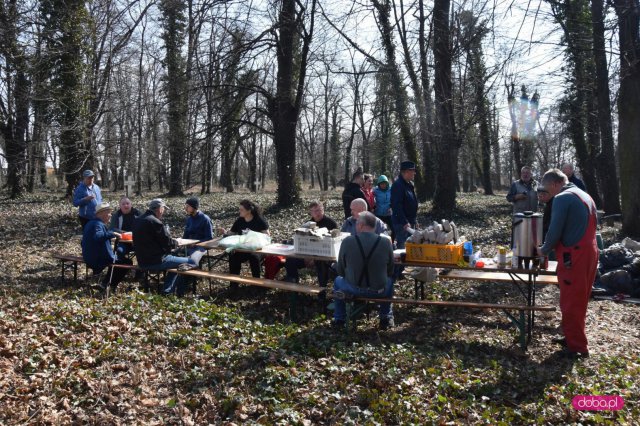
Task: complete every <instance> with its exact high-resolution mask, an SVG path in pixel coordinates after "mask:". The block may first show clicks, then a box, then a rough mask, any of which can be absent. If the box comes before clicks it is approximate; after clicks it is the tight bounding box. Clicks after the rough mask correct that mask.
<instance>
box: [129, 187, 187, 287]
mask: <svg viewBox="0 0 640 426" xmlns="http://www.w3.org/2000/svg"><path fill="white" fill-rule="evenodd" d="M166 208H167V205H166V204H165V203H164V201H162V200H161V199H160V198H156V199H154V200H151V202H150V203H149V209H148V210H147V211H146V212H144V214H143V215H142V216H140V217H138V218H137V219H136V220H135V221H134V222H133V250H134V251H135V252H136V258H137V259H138V265H140V267H141V268H143V269H148V270H152V271H164V270H167V269H173V268H177V267H178V266H180V265H182V264H183V263H188V264H191V265H195V262H194V261H193V260H191V259H190V258H188V257H179V256H174V255H172V254H171V250H172V249H174V248H176V247H177V245H178V244H177V241H176V240H175V239H173V238H171V235H169V231H168V230H167V228H166V227H165V226H164V224H163V223H162V216H164V212H165V209H166ZM185 288H186V283H185V280H184V277H183V276H182V275H177V274H167V275H166V277H165V279H164V289H163V291H162V292H163V294H171V293H173V292H176V294H177V295H178V296H182V295H183V294H184V291H185Z"/></svg>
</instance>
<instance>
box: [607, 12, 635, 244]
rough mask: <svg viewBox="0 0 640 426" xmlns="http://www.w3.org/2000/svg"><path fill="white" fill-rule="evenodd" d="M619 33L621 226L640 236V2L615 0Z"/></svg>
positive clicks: (628, 231) (629, 232)
mask: <svg viewBox="0 0 640 426" xmlns="http://www.w3.org/2000/svg"><path fill="white" fill-rule="evenodd" d="M613 4H614V6H615V9H616V14H617V15H618V30H619V34H620V91H619V96H618V122H619V130H618V150H619V152H620V155H619V156H618V157H619V164H620V183H621V185H620V195H621V196H622V230H623V232H625V233H626V234H627V235H629V236H631V237H634V238H640V220H638V218H639V217H640V185H638V182H640V168H638V159H639V158H640V120H638V117H640V60H639V59H640V34H639V33H638V28H639V26H640V13H639V12H640V3H639V2H638V0H613Z"/></svg>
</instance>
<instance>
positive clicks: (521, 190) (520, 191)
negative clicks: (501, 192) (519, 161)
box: [507, 166, 538, 214]
mask: <svg viewBox="0 0 640 426" xmlns="http://www.w3.org/2000/svg"><path fill="white" fill-rule="evenodd" d="M532 176H533V174H532V173H531V167H529V166H524V167H523V168H522V169H521V170H520V179H518V180H516V181H514V182H513V183H512V184H511V188H510V189H509V193H508V194H507V201H509V202H510V203H513V214H516V213H522V212H526V211H532V212H535V211H537V210H538V194H537V192H536V190H537V188H538V183H537V182H536V181H535V180H534V179H533V178H532Z"/></svg>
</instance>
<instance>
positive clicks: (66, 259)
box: [51, 253, 89, 285]
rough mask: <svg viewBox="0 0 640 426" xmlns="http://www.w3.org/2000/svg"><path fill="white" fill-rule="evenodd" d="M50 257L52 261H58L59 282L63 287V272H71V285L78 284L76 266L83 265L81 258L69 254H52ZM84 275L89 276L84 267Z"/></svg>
mask: <svg viewBox="0 0 640 426" xmlns="http://www.w3.org/2000/svg"><path fill="white" fill-rule="evenodd" d="M51 257H53V258H54V259H57V260H58V261H60V266H61V274H60V280H61V283H62V284H63V285H64V277H65V272H66V271H73V283H74V284H77V283H78V264H79V263H84V259H83V258H82V256H75V255H71V254H57V253H54V254H52V255H51ZM85 275H89V271H88V268H87V266H86V265H85Z"/></svg>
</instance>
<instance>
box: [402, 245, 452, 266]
mask: <svg viewBox="0 0 640 426" xmlns="http://www.w3.org/2000/svg"><path fill="white" fill-rule="evenodd" d="M463 246H464V244H463V243H458V244H447V245H442V244H413V243H406V244H405V249H406V257H405V259H406V261H408V262H424V263H441V264H445V265H457V264H458V262H460V261H461V260H462V255H463V253H464V247H463Z"/></svg>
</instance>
